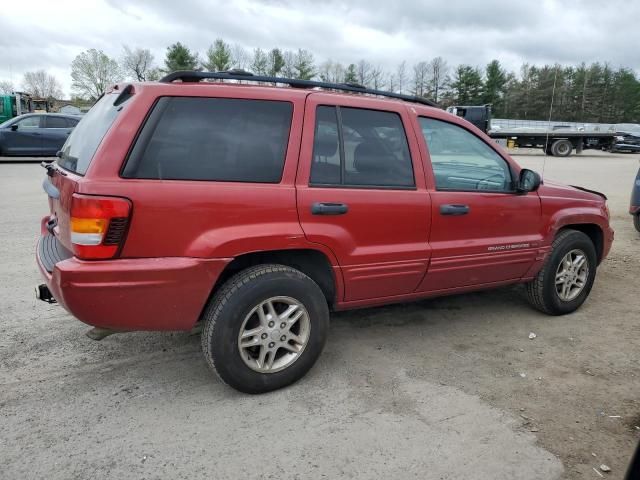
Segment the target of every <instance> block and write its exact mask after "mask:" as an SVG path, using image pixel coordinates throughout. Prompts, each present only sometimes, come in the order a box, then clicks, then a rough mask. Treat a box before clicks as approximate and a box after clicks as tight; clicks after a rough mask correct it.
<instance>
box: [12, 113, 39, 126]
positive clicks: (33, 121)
mask: <svg viewBox="0 0 640 480" xmlns="http://www.w3.org/2000/svg"><path fill="white" fill-rule="evenodd" d="M16 125H18V128H38V127H40V115H31V116H29V117H25V118H23V119H22V120H18V121H17V122H16Z"/></svg>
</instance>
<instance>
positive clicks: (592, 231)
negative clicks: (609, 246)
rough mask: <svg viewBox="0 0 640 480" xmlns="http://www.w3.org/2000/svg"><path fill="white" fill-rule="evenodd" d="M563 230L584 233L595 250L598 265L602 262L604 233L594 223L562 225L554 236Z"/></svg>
mask: <svg viewBox="0 0 640 480" xmlns="http://www.w3.org/2000/svg"><path fill="white" fill-rule="evenodd" d="M564 230H577V231H579V232H582V233H584V234H585V235H586V236H587V237H589V238H590V239H591V242H592V243H593V246H594V247H595V249H596V256H597V258H598V265H599V264H600V262H601V261H602V256H603V253H604V232H603V231H602V228H601V227H600V226H599V225H597V224H595V223H572V224H568V225H563V226H562V228H560V229H559V230H558V231H557V232H556V236H557V235H558V234H559V233H560V232H562V231H564Z"/></svg>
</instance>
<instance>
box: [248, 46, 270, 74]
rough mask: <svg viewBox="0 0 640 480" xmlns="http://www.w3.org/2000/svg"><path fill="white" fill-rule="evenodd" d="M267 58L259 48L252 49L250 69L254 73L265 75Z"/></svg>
mask: <svg viewBox="0 0 640 480" xmlns="http://www.w3.org/2000/svg"><path fill="white" fill-rule="evenodd" d="M268 63H269V59H268V58H267V54H266V53H264V51H263V50H262V49H260V48H256V49H255V50H254V51H253V62H252V63H251V71H252V72H253V73H255V74H256V75H266V74H267V67H268Z"/></svg>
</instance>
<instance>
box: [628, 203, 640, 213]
mask: <svg viewBox="0 0 640 480" xmlns="http://www.w3.org/2000/svg"><path fill="white" fill-rule="evenodd" d="M629 213H630V214H631V215H637V214H639V213H640V206H635V205H631V206H630V207H629Z"/></svg>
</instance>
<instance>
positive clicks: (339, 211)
mask: <svg viewBox="0 0 640 480" xmlns="http://www.w3.org/2000/svg"><path fill="white" fill-rule="evenodd" d="M348 211H349V206H348V205H347V204H345V203H324V202H315V203H314V204H313V205H311V214H312V215H344V214H345V213H347V212H348Z"/></svg>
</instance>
